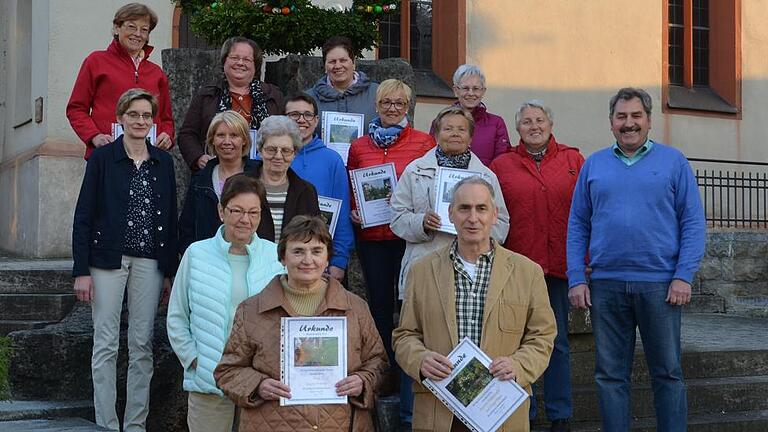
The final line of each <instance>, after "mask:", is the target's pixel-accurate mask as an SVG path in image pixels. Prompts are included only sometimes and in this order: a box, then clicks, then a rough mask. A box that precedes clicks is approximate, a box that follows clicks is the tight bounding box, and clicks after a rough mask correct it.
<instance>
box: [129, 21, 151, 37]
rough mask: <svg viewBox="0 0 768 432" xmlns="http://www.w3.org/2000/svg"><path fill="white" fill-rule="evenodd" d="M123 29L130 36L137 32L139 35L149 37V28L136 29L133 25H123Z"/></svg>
mask: <svg viewBox="0 0 768 432" xmlns="http://www.w3.org/2000/svg"><path fill="white" fill-rule="evenodd" d="M123 28H125V29H126V30H128V32H130V33H131V34H134V33H136V32H137V31H138V32H139V33H141V35H142V36H147V35H149V28H148V27H142V28H138V27H136V25H135V24H130V23H123Z"/></svg>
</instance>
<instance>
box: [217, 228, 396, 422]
mask: <svg viewBox="0 0 768 432" xmlns="http://www.w3.org/2000/svg"><path fill="white" fill-rule="evenodd" d="M277 249H278V256H279V257H280V260H281V262H282V263H283V265H285V268H286V271H287V274H285V275H280V276H276V277H275V278H274V279H272V281H271V282H269V284H268V285H267V286H266V287H265V288H264V290H263V291H262V292H260V293H259V294H257V295H255V296H253V297H251V298H249V299H247V300H245V301H244V302H243V303H241V304H240V306H239V307H238V308H237V311H236V312H235V317H234V324H233V326H232V332H231V334H230V336H229V340H228V341H227V345H226V347H225V348H224V355H223V356H222V357H221V361H220V362H219V365H218V366H217V367H216V370H215V371H214V376H215V378H216V384H217V385H218V386H219V388H221V389H222V390H223V391H224V394H225V395H227V397H229V398H230V399H231V400H232V401H234V402H235V404H237V405H238V406H239V407H240V408H241V411H240V428H239V430H240V431H241V432H248V431H254V432H256V431H258V432H262V431H269V430H280V431H315V430H317V431H338V432H342V431H343V432H347V431H355V432H363V431H373V430H374V427H373V421H372V417H371V410H373V409H374V396H375V392H376V389H377V387H378V386H379V384H380V383H381V381H382V377H383V373H384V371H385V370H386V369H387V357H386V353H385V351H384V346H383V345H382V342H381V338H380V337H379V335H378V333H377V331H376V327H375V325H374V323H373V319H372V318H371V314H370V312H368V307H367V306H366V304H365V301H363V300H362V299H361V298H359V297H358V296H356V295H354V294H352V293H350V292H349V291H347V290H345V289H344V287H343V286H341V284H340V283H339V282H338V281H337V280H336V279H334V278H327V277H324V276H323V272H324V271H325V268H326V267H328V260H329V258H330V257H331V255H332V254H333V240H332V239H331V235H330V233H329V232H328V227H327V226H326V225H325V222H324V221H323V220H322V219H320V218H319V217H308V216H297V217H295V218H294V219H293V220H292V221H291V222H290V223H289V224H288V226H286V227H285V230H284V232H283V236H282V237H281V238H280V243H279V244H278V247H277ZM302 318H304V319H305V320H306V321H308V322H310V323H311V324H306V325H302V326H299V327H297V330H296V334H293V333H291V332H290V326H288V325H286V322H288V321H290V320H296V319H302ZM312 318H315V319H316V322H317V323H321V322H336V323H340V324H341V325H342V326H346V332H343V331H341V332H340V331H338V328H336V329H335V330H334V327H335V325H333V326H332V325H330V324H322V325H320V324H317V325H316V324H315V323H314V322H313V319H312ZM281 327H285V330H283V329H282V328H281ZM307 331H329V333H327V336H325V334H324V336H325V337H307V338H306V339H303V340H302V339H300V342H303V343H302V344H301V345H299V346H297V349H296V350H286V351H285V352H283V349H282V348H281V347H282V346H283V345H282V344H283V343H284V342H285V341H288V342H292V341H294V340H296V339H298V338H299V337H300V336H302V335H303V333H305V332H307ZM286 332H287V333H286ZM344 345H346V349H340V347H342V348H343V346H344ZM286 353H287V355H286ZM340 364H346V365H347V367H346V368H343V370H341V371H340V373H339V371H338V370H335V369H337V368H334V367H335V366H338V365H340ZM302 368H304V370H303V371H302ZM307 368H309V370H308V369H307ZM328 371H331V373H329V372H328ZM302 372H309V373H307V374H305V375H302ZM294 374H295V375H294ZM281 376H282V377H283V378H281ZM293 376H297V377H298V378H297V379H295V380H294V379H292V377H293ZM302 378H303V379H302ZM302 395H304V396H303V397H302ZM312 395H316V396H317V397H316V398H315V399H314V400H313V398H312ZM300 397H301V398H302V402H301V405H296V404H295V401H293V399H298V398H300ZM329 399H338V400H335V401H329Z"/></svg>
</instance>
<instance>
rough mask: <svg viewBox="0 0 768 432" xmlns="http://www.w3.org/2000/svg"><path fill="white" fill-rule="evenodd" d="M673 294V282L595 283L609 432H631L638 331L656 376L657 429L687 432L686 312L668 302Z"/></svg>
mask: <svg viewBox="0 0 768 432" xmlns="http://www.w3.org/2000/svg"><path fill="white" fill-rule="evenodd" d="M668 289H669V282H622V281H614V280H593V281H592V282H591V284H590V291H591V296H592V299H591V300H592V307H591V309H590V311H591V314H592V328H593V331H594V335H595V351H596V360H595V381H596V383H597V391H598V396H599V399H600V413H601V417H602V421H603V430H604V431H606V432H612V431H616V432H619V431H620V432H626V431H628V430H629V427H630V421H631V418H632V412H631V381H630V376H631V372H632V363H633V359H634V355H635V329H636V328H639V329H640V337H641V339H642V341H643V351H644V352H645V361H646V363H647V364H648V371H649V373H650V375H651V382H652V386H653V403H654V408H655V410H656V429H657V430H659V431H664V432H677V431H680V432H684V431H685V430H686V424H687V422H686V417H687V415H688V403H687V399H686V392H685V383H684V382H683V371H682V369H681V367H680V315H681V310H682V308H681V307H680V306H672V305H670V304H668V303H667V302H666V301H665V299H666V297H667V291H668Z"/></svg>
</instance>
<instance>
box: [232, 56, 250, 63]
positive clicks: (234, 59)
mask: <svg viewBox="0 0 768 432" xmlns="http://www.w3.org/2000/svg"><path fill="white" fill-rule="evenodd" d="M227 58H228V59H230V60H232V62H234V63H240V62H243V63H253V59H252V58H250V57H240V56H234V55H228V56H227Z"/></svg>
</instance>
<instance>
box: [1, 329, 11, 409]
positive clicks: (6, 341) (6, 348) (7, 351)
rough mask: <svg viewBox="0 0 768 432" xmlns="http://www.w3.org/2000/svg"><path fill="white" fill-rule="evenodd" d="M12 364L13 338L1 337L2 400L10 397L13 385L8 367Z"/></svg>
mask: <svg viewBox="0 0 768 432" xmlns="http://www.w3.org/2000/svg"><path fill="white" fill-rule="evenodd" d="M10 365H11V338H9V337H5V336H1V337H0V400H5V399H10V397H11V385H10V382H9V380H8V369H9V367H10Z"/></svg>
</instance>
